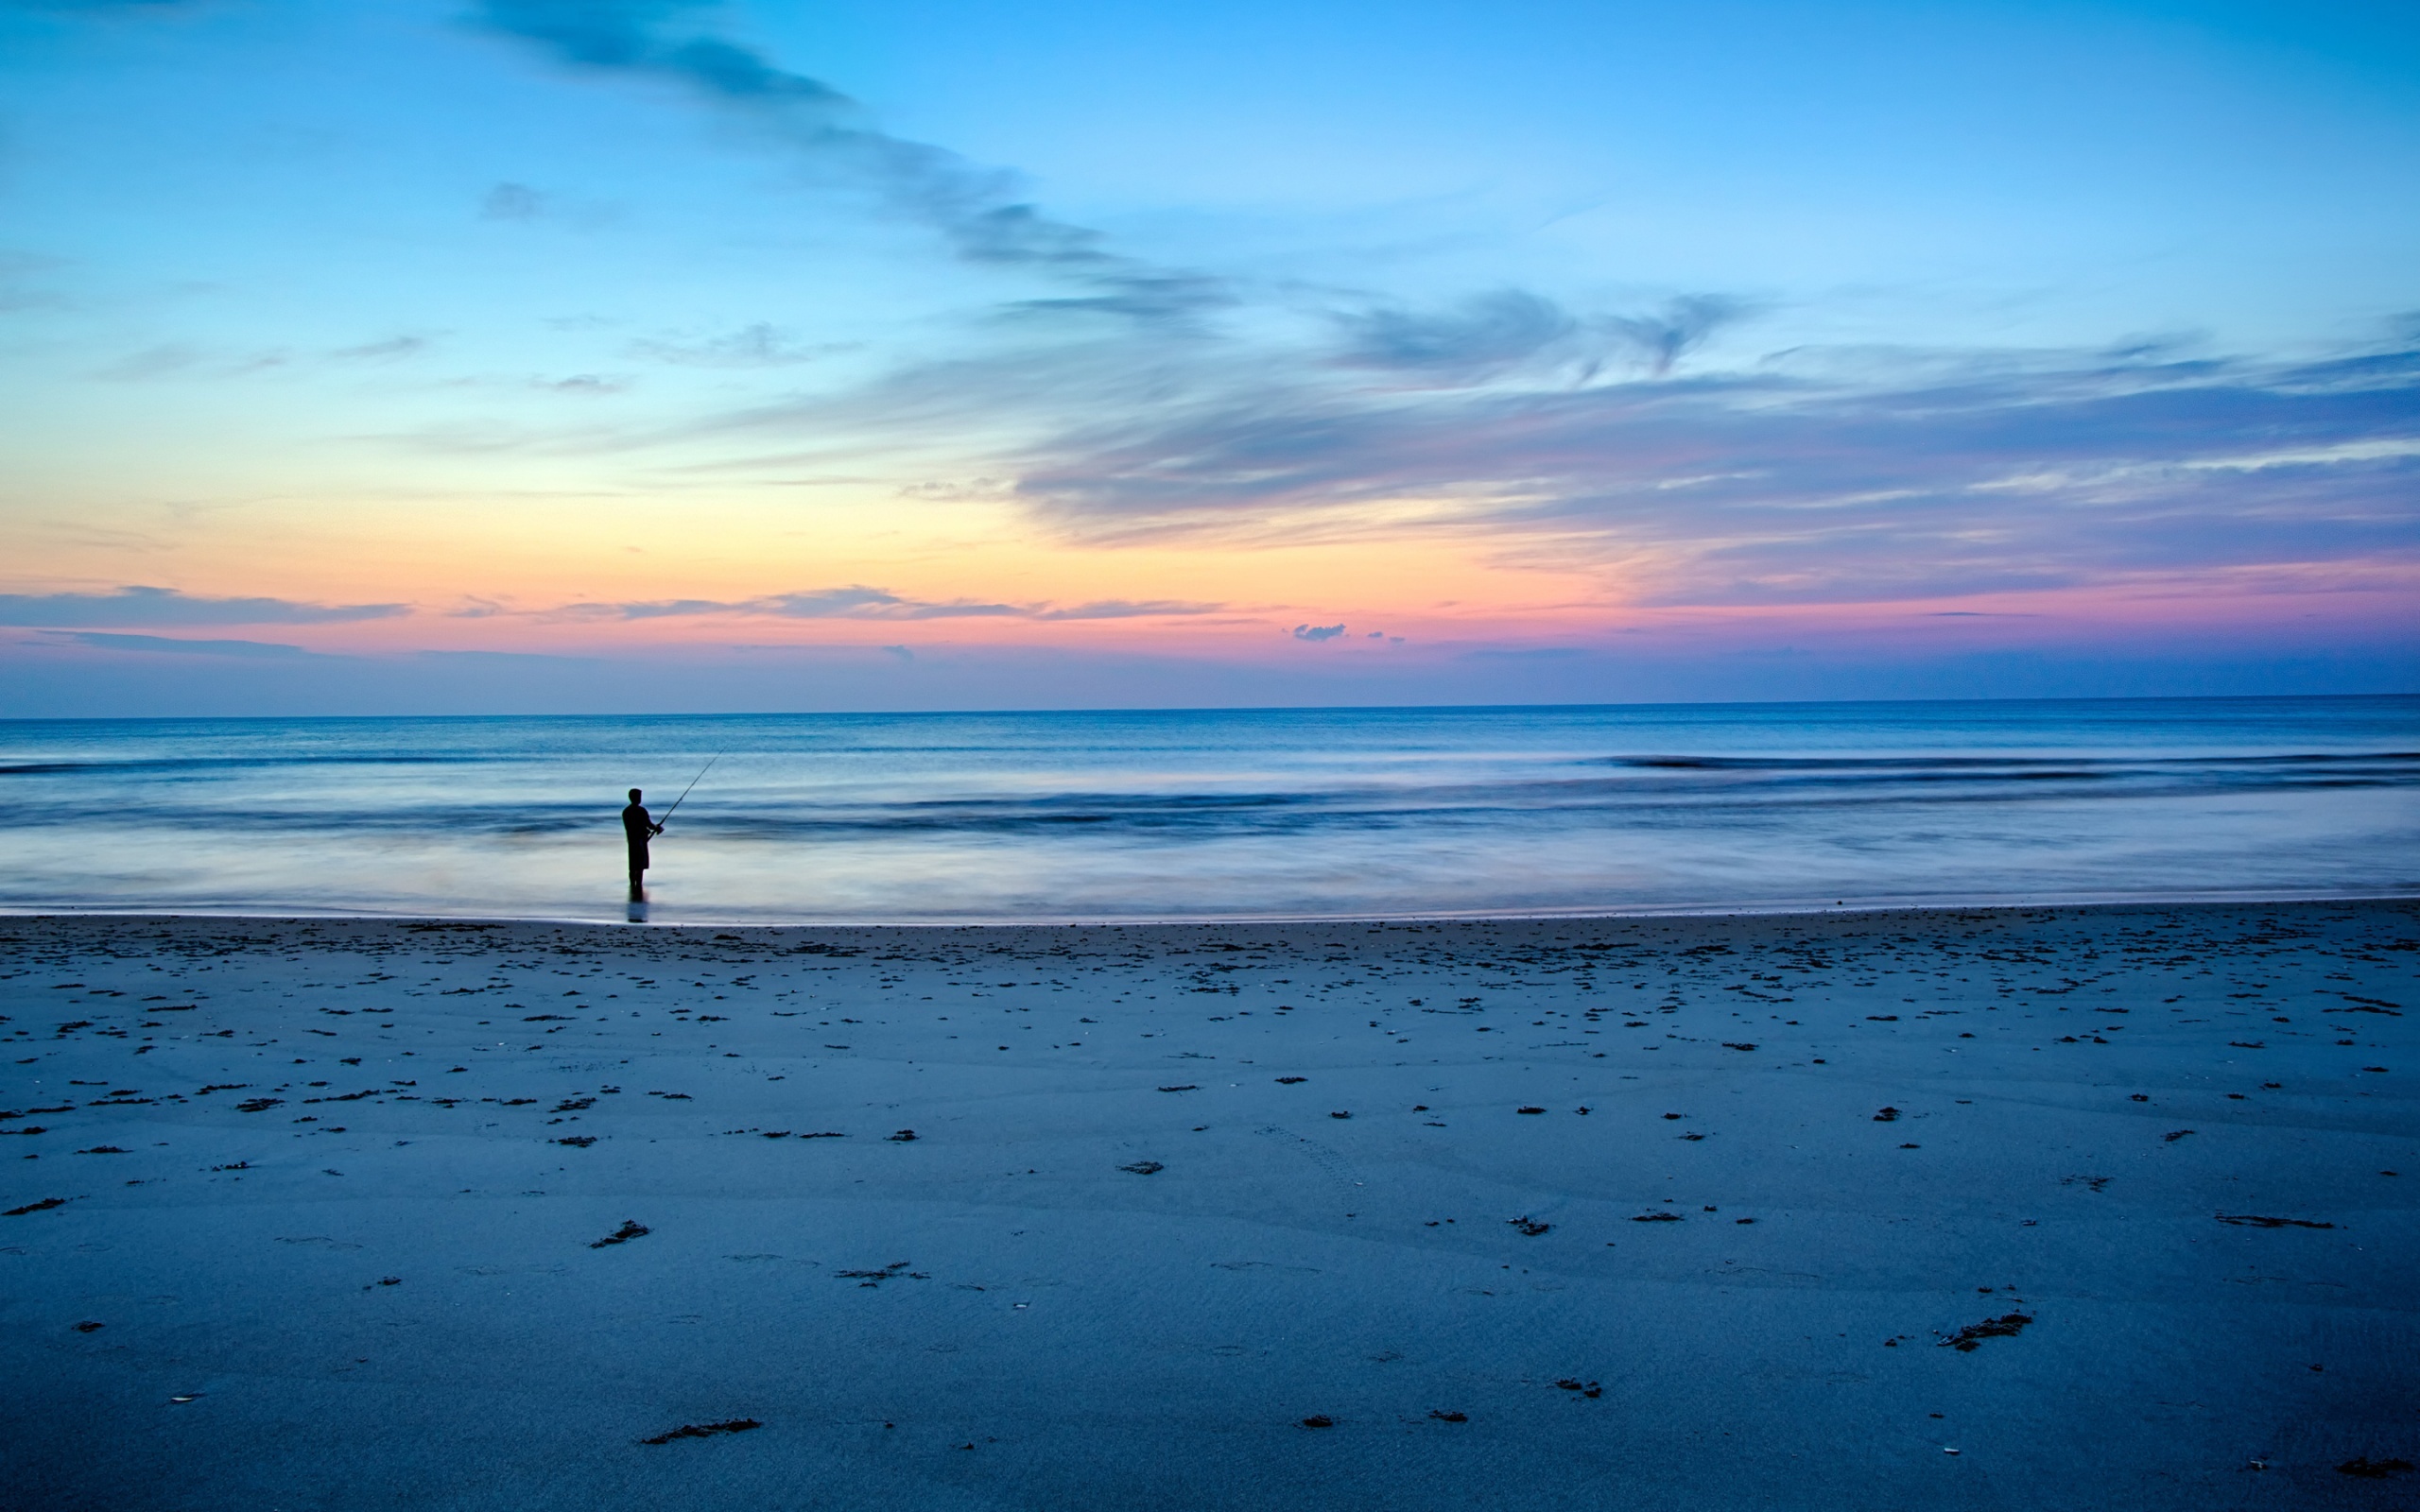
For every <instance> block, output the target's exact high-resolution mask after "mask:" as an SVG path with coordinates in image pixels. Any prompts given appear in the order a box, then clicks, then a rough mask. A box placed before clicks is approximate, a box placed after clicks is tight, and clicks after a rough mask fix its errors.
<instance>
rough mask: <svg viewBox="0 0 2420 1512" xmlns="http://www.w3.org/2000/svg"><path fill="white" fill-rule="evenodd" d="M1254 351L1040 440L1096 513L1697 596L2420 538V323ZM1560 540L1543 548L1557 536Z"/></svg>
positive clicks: (2414, 552) (2104, 569) (1753, 596)
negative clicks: (1945, 341)
mask: <svg viewBox="0 0 2420 1512" xmlns="http://www.w3.org/2000/svg"><path fill="white" fill-rule="evenodd" d="M1269 370H1270V372H1271V374H1272V376H1270V377H1268V378H1266V379H1264V380H1242V381H1239V380H1237V379H1236V377H1235V375H1234V373H1233V371H1232V369H1229V370H1226V371H1222V372H1220V373H1219V374H1217V375H1214V376H1212V377H1210V378H1207V379H1205V380H1204V381H1203V382H1201V384H1199V385H1198V386H1197V387H1194V388H1192V389H1191V390H1190V391H1177V392H1173V393H1172V395H1171V397H1170V398H1168V399H1167V400H1166V401H1165V402H1163V403H1160V404H1147V403H1146V404H1129V405H1127V406H1126V407H1125V408H1124V410H1123V411H1122V412H1118V413H1113V414H1111V415H1109V416H1107V417H1096V418H1088V419H1086V420H1085V421H1080V422H1079V423H1077V424H1074V425H1071V426H1069V427H1068V428H1067V429H1066V430H1065V431H1063V433H1062V434H1060V435H1059V436H1057V437H1055V438H1047V439H1045V440H1043V441H1041V442H1039V443H1037V444H1036V445H1034V446H1033V447H1032V448H1031V450H1030V451H1029V455H1028V458H1027V460H1026V462H1025V465H1024V466H1022V467H1020V468H1017V469H1015V470H1014V471H1015V474H1016V475H1017V477H1018V480H1019V481H1018V484H1017V495H1018V497H1020V498H1022V499H1023V500H1025V501H1026V503H1027V504H1028V505H1029V507H1030V508H1031V509H1032V510H1033V511H1034V513H1035V514H1036V515H1037V516H1038V517H1040V518H1041V519H1043V520H1044V521H1046V522H1048V523H1050V524H1054V525H1056V526H1057V527H1058V528H1060V529H1062V530H1063V531H1065V532H1067V533H1069V534H1072V535H1076V536H1081V537H1091V538H1096V539H1103V540H1112V541H1115V540H1120V539H1134V538H1141V537H1150V536H1166V535H1171V534H1176V535H1182V534H1223V535H1227V536H1231V537H1254V536H1258V537H1268V538H1274V537H1283V536H1299V535H1301V534H1302V533H1304V532H1305V531H1310V530H1319V529H1324V530H1327V531H1330V532H1332V533H1336V532H1341V533H1350V532H1352V531H1354V530H1360V531H1363V532H1365V533H1367V534H1370V535H1373V536H1384V535H1400V534H1404V533H1407V532H1410V531H1416V530H1439V529H1443V530H1451V531H1455V532H1460V533H1465V534H1467V533H1470V532H1473V531H1478V532H1481V533H1483V534H1485V535H1486V536H1488V537H1490V538H1492V539H1493V540H1495V541H1496V542H1497V543H1498V545H1499V548H1500V549H1502V550H1505V551H1508V552H1518V551H1521V550H1525V549H1530V548H1528V547H1525V546H1524V545H1523V542H1525V541H1530V542H1548V541H1550V542H1552V547H1551V550H1552V552H1553V553H1554V554H1555V555H1556V556H1558V557H1559V558H1562V559H1564V560H1565V561H1595V562H1598V563H1600V564H1602V563H1620V564H1628V565H1630V566H1633V567H1635V568H1637V569H1639V570H1640V571H1641V573H1642V574H1643V575H1644V576H1645V578H1646V579H1647V580H1648V581H1649V582H1650V584H1651V586H1650V588H1649V591H1648V592H1649V596H1651V597H1656V598H1661V599H1663V600H1665V601H1668V602H1691V603H1749V602H1783V601H1821V600H1826V599H1838V598H1856V597H1870V596H1878V597H1891V596H1900V595H1907V594H1920V593H1931V594H1937V595H1949V594H1955V593H1973V592H1981V591H1987V590H1993V589H2021V588H2039V587H2051V586H2062V585H2070V584H2075V583H2079V582H2086V581H2091V580H2095V579H2100V578H2106V577H2109V576H2121V575H2128V574H2142V573H2156V572H2161V571H2173V570H2191V569H2199V568H2208V567H2221V566H2234V565H2241V564H2247V563H2259V562H2281V561H2293V562H2325V561H2352V560H2357V559H2377V558H2392V559H2397V560H2404V561H2407V562H2416V561H2420V488H2415V486H2414V485H2415V483H2420V350H2394V351H2385V352H2366V353H2359V354H2351V355H2346V356H2343V357H2340V358H2337V359H2333V360H2327V361H2318V362H2308V363H2301V364H2285V363H2262V362H2256V361H2250V360H2220V359H2207V360H2199V361H2194V360H2185V359H2181V358H2177V359H2169V360H2157V361H2145V362H2137V361H2129V360H2123V359H2113V358H2108V357H2101V356H2095V355H2093V354H2088V353H2057V352H2046V353H1963V354H1942V353H1932V354H1922V353H1910V354H1893V353H1873V354H1867V355H1866V357H1865V358H1864V360H1862V361H1861V362H1859V363H1857V364H1855V365H1843V364H1841V363H1837V362H1835V363H1831V364H1829V365H1819V364H1816V363H1814V362H1812V361H1805V360H1780V361H1775V362H1772V363H1769V364H1766V365H1762V366H1760V367H1759V368H1756V369H1750V370H1747V371H1744V372H1739V371H1735V372H1730V373H1718V374H1711V375H1706V376H1702V377H1696V378H1690V379H1686V380H1677V379H1663V380H1654V379H1647V380H1638V381H1620V382H1604V383H1596V384H1587V385H1582V386H1579V387H1569V386H1563V387H1541V386H1538V385H1534V384H1503V383H1486V382H1479V381H1473V382H1470V383H1466V384H1462V385H1460V386H1458V387H1446V388H1434V389H1423V390H1418V391H1412V392H1407V391H1404V390H1402V389H1399V388H1392V387H1389V388H1376V387H1369V386H1355V385H1350V384H1344V383H1330V384H1327V385H1324V386H1321V385H1318V384H1314V383H1311V382H1308V381H1305V379H1304V378H1303V377H1302V376H1301V369H1299V368H1297V369H1293V370H1292V371H1291V372H1290V373H1289V372H1288V371H1286V370H1285V369H1282V368H1280V367H1279V366H1278V365H1274V364H1271V365H1269ZM1540 549H1544V548H1540Z"/></svg>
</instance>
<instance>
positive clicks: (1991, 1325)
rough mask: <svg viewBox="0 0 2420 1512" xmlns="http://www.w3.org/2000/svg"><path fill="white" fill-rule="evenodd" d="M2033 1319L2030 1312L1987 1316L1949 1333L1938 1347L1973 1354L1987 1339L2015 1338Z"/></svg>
mask: <svg viewBox="0 0 2420 1512" xmlns="http://www.w3.org/2000/svg"><path fill="white" fill-rule="evenodd" d="M2032 1321H2033V1316H2032V1314H2030V1313H2005V1314H2001V1315H2000V1316H1998V1317H1987V1318H1985V1319H1984V1320H1983V1321H1981V1322H1980V1323H1969V1324H1967V1325H1966V1326H1965V1327H1964V1328H1962V1329H1960V1330H1959V1331H1958V1332H1955V1333H1952V1334H1949V1335H1948V1336H1946V1337H1945V1338H1944V1339H1943V1340H1942V1341H1941V1343H1940V1345H1939V1346H1938V1347H1939V1348H1941V1349H1956V1350H1957V1351H1958V1352H1959V1353H1961V1354H1972V1353H1973V1352H1974V1351H1976V1350H1977V1349H1981V1348H1982V1347H1983V1341H1984V1340H1985V1339H2013V1338H2014V1337H2016V1336H2017V1335H2018V1334H2019V1333H2022V1332H2025V1326H2026V1325H2027V1324H2028V1323H2031V1322H2032Z"/></svg>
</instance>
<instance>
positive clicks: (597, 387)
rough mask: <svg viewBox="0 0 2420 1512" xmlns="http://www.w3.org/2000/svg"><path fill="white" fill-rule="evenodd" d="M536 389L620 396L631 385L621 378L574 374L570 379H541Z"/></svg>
mask: <svg viewBox="0 0 2420 1512" xmlns="http://www.w3.org/2000/svg"><path fill="white" fill-rule="evenodd" d="M536 387H540V388H543V389H544V390H545V391H546V392H548V393H550V394H575V395H593V394H618V393H620V392H621V391H622V390H624V389H625V388H628V387H630V385H629V384H627V383H624V382H623V381H622V380H621V379H619V378H608V377H605V376H604V375H603V374H601V373H593V372H581V373H574V374H572V376H570V377H568V378H541V379H539V380H538V382H537V385H536Z"/></svg>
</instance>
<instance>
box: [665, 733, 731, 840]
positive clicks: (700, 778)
mask: <svg viewBox="0 0 2420 1512" xmlns="http://www.w3.org/2000/svg"><path fill="white" fill-rule="evenodd" d="M722 756H723V753H722V752H721V751H717V752H715V753H714V754H713V755H712V756H710V757H708V758H707V759H706V765H703V766H700V767H699V768H698V775H697V776H695V777H693V778H691V779H689V787H684V788H683V789H682V790H681V797H679V798H676V799H673V800H672V808H671V809H666V810H665V811H664V817H663V818H661V819H658V820H656V821H655V827H656V828H657V829H659V830H661V829H663V828H664V826H665V823H666V820H669V819H670V818H671V817H672V809H677V808H679V807H680V806H681V805H682V803H683V801H685V800H686V799H688V797H689V789H690V788H694V787H696V786H697V785H698V784H699V783H700V782H704V781H705V779H706V774H707V773H708V772H711V771H713V770H714V769H715V763H717V762H718V761H720V760H722Z"/></svg>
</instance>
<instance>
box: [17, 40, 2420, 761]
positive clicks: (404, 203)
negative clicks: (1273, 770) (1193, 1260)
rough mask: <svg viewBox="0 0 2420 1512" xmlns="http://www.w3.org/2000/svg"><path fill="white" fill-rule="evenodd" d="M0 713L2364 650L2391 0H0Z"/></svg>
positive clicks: (1705, 679) (1360, 689) (2121, 688)
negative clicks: (1148, 0) (1672, 0)
mask: <svg viewBox="0 0 2420 1512" xmlns="http://www.w3.org/2000/svg"><path fill="white" fill-rule="evenodd" d="M0 416H5V417H7V421H6V423H5V424H0V544H5V547H6V549H5V551H0V685H5V686H6V687H7V688H8V689H9V696H8V697H7V698H6V700H5V703H6V705H7V708H6V710H5V713H8V714H14V715H17V716H20V717H24V716H54V715H57V716H85V715H94V716H133V715H185V714H251V713H261V714H268V713H277V714H291V713H330V714H374V713H615V712H631V713H638V712H708V711H726V710H727V711H775V710H802V711H806V710H889V709H949V708H1096V707H1181V706H1238V705H1240V706H1284V705H1346V704H1472V703H1533V702H1552V703H1581V702H1631V701H1667V700H1731V699H1741V700H1745V699H1795V698H1808V699H1815V698H1895V697H1924V698H1932V697H2040V696H2170V695H2214V694H2215V695H2270V694H2290V693H2356V694H2358V693H2410V692H2415V691H2420V11H2415V10H2413V9H2411V7H2409V6H2407V5H2389V4H2378V5H2361V4H2334V3H2328V0H2317V3H2299V4H2284V3H2267V0H2261V3H2252V0H2238V3H2230V0H2208V3H2201V4H2190V5H2187V4H2182V3H2125V4H2120V3H2107V4H2084V3H2059V0H2033V3H2028V4H2023V5H1984V4H1972V5H1964V4H1955V3H1929V4H1923V5H1917V4H1862V3H1854V4H1852V3H1843V4H1824V5H1815V4H1783V3H1770V0H1711V3H1698V4H1691V5H1688V6H1676V5H1669V4H1667V5H1660V6H1647V5H1637V4H1629V3H1624V0H1590V3H1584V4H1583V3H1579V0H1489V3H1485V4H1480V3H1478V0H1450V3H1449V0H1386V3H1383V4H1381V3H1378V0H1351V3H1345V0H1285V3H1278V0H1199V3H1197V4H1193V5H1188V6H1181V7H1180V6H1169V5H1167V4H1164V3H1153V4H1143V3H1139V0H1085V3H1083V4H1072V3H1068V0H981V3H977V0H885V3H883V4H879V5H876V4H873V3H867V0H836V3H830V4H799V3H792V0H753V3H734V4H729V5H705V4H689V3H683V0H356V3H327V0H319V3H305V0H0Z"/></svg>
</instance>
